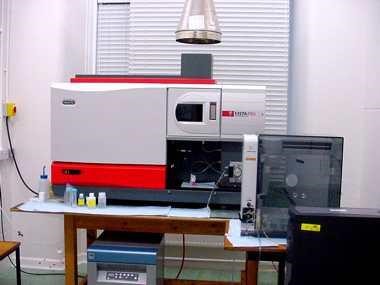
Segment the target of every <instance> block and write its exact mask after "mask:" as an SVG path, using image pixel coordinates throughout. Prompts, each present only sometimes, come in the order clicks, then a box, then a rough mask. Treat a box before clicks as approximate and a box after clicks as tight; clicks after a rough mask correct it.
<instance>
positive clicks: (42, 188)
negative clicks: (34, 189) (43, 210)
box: [38, 166, 50, 202]
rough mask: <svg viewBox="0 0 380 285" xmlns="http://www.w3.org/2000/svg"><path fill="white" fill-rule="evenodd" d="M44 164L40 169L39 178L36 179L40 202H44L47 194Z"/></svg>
mask: <svg viewBox="0 0 380 285" xmlns="http://www.w3.org/2000/svg"><path fill="white" fill-rule="evenodd" d="M45 169H46V166H44V167H43V169H42V174H41V175H40V180H39V181H38V199H39V201H41V202H44V201H46V200H47V198H48V195H49V187H50V183H49V179H48V176H47V174H46V172H45Z"/></svg>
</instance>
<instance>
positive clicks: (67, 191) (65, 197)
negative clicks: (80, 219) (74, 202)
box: [63, 184, 72, 206]
mask: <svg viewBox="0 0 380 285" xmlns="http://www.w3.org/2000/svg"><path fill="white" fill-rule="evenodd" d="M71 188H72V186H71V185H70V184H66V187H65V193H64V195H63V201H64V203H65V205H66V206H71Z"/></svg>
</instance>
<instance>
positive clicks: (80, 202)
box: [78, 193, 84, 207]
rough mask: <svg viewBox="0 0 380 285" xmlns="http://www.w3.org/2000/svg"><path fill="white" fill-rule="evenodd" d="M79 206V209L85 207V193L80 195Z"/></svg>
mask: <svg viewBox="0 0 380 285" xmlns="http://www.w3.org/2000/svg"><path fill="white" fill-rule="evenodd" d="M78 206H79V207H83V206H84V195H83V193H80V194H79V197H78Z"/></svg>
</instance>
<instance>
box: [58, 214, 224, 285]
mask: <svg viewBox="0 0 380 285" xmlns="http://www.w3.org/2000/svg"><path fill="white" fill-rule="evenodd" d="M64 227H65V231H64V232H65V269H66V279H65V280H66V285H76V284H77V275H78V269H77V229H86V230H87V237H88V240H87V243H90V242H91V239H93V238H95V231H96V230H97V229H103V230H112V231H129V232H149V233H174V234H196V235H224V234H225V233H226V232H227V231H228V220H225V219H211V218H210V219H194V218H177V217H159V216H104V215H83V214H68V213H66V214H64Z"/></svg>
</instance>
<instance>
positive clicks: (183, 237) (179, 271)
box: [175, 234, 186, 280]
mask: <svg viewBox="0 0 380 285" xmlns="http://www.w3.org/2000/svg"><path fill="white" fill-rule="evenodd" d="M185 251H186V245H185V234H182V260H181V266H180V268H179V270H178V273H177V275H176V277H175V279H176V280H177V279H178V277H179V276H180V275H181V273H182V269H183V265H184V264H185V255H186V252H185Z"/></svg>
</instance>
